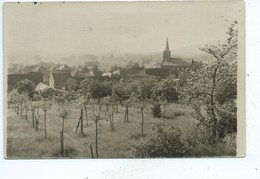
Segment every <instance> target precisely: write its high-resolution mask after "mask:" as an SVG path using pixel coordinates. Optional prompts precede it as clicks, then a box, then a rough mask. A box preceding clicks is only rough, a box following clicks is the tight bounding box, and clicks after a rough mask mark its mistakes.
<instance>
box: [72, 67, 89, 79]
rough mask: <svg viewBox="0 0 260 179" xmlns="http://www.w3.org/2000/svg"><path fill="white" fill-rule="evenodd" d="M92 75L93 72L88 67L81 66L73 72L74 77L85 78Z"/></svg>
mask: <svg viewBox="0 0 260 179" xmlns="http://www.w3.org/2000/svg"><path fill="white" fill-rule="evenodd" d="M91 75H92V74H91V70H90V69H89V68H88V67H86V66H79V67H78V68H76V69H74V70H73V71H72V72H71V76H72V77H79V78H85V77H89V76H91Z"/></svg>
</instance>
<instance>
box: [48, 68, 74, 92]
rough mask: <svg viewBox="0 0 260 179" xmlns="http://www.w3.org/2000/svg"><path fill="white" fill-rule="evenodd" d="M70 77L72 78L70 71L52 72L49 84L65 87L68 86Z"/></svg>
mask: <svg viewBox="0 0 260 179" xmlns="http://www.w3.org/2000/svg"><path fill="white" fill-rule="evenodd" d="M69 78H71V74H70V72H58V73H51V76H50V79H49V86H50V87H51V88H56V89H63V88H65V87H66V86H67V81H68V79H69Z"/></svg>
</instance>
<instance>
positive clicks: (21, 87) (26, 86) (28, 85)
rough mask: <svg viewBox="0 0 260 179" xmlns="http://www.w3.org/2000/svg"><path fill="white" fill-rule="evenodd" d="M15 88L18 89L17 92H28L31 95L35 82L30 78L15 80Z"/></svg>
mask: <svg viewBox="0 0 260 179" xmlns="http://www.w3.org/2000/svg"><path fill="white" fill-rule="evenodd" d="M15 88H16V89H17V90H18V92H19V93H28V94H29V95H31V94H32V92H33V90H34V88H35V84H34V82H33V81H31V80H28V79H25V80H22V81H19V82H17V83H16V84H15Z"/></svg>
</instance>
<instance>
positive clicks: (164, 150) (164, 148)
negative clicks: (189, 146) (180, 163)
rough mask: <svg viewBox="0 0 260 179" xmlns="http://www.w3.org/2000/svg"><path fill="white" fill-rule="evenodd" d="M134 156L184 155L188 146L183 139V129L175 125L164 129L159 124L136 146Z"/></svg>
mask: <svg viewBox="0 0 260 179" xmlns="http://www.w3.org/2000/svg"><path fill="white" fill-rule="evenodd" d="M134 149H135V150H134V156H136V157H139V158H158V157H162V158H164V157H183V156H185V152H186V148H185V145H184V143H183V142H182V140H181V131H180V130H179V129H177V128H174V127H173V126H170V127H169V129H166V130H164V129H163V128H162V127H160V126H159V125H155V126H153V128H152V133H151V134H150V135H149V136H148V137H146V139H144V140H141V141H140V142H138V143H137V144H136V145H135V146H134Z"/></svg>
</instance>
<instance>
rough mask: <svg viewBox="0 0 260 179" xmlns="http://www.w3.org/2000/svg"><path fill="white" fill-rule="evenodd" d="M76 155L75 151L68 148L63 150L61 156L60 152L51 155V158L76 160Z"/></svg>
mask: <svg viewBox="0 0 260 179" xmlns="http://www.w3.org/2000/svg"><path fill="white" fill-rule="evenodd" d="M77 153H78V150H77V149H74V148H72V147H68V148H65V150H64V155H63V156H62V155H61V152H60V151H58V152H55V153H53V154H52V156H53V157H55V158H76V156H77Z"/></svg>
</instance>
